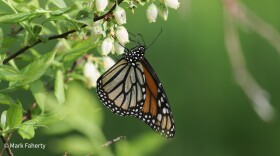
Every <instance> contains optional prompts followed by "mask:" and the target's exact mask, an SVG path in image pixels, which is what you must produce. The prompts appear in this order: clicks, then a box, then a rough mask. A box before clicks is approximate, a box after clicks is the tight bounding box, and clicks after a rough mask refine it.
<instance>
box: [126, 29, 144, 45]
mask: <svg viewBox="0 0 280 156" xmlns="http://www.w3.org/2000/svg"><path fill="white" fill-rule="evenodd" d="M127 32H128V33H129V34H130V35H132V36H133V37H134V38H136V39H137V41H135V40H133V39H132V38H130V37H129V40H131V41H132V42H135V43H137V44H138V45H141V43H140V42H139V41H138V37H137V36H136V35H134V34H133V33H131V32H129V31H127Z"/></svg>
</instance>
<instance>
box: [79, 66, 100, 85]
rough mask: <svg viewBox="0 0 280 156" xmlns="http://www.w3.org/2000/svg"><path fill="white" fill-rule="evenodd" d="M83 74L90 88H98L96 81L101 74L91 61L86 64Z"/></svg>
mask: <svg viewBox="0 0 280 156" xmlns="http://www.w3.org/2000/svg"><path fill="white" fill-rule="evenodd" d="M83 74H84V77H85V78H86V80H87V84H88V86H89V87H96V81H97V79H98V78H99V77H100V75H101V74H100V73H99V71H98V70H97V68H96V67H95V65H94V64H93V63H92V62H91V61H87V62H86V64H85V66H84V70H83Z"/></svg>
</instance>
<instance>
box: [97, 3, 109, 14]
mask: <svg viewBox="0 0 280 156" xmlns="http://www.w3.org/2000/svg"><path fill="white" fill-rule="evenodd" d="M95 5H96V10H97V11H99V12H102V11H104V10H105V9H106V7H107V5H108V0H95Z"/></svg>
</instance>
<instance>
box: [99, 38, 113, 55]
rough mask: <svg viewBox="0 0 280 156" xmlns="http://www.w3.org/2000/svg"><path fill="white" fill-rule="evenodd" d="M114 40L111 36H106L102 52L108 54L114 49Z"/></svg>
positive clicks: (102, 44)
mask: <svg viewBox="0 0 280 156" xmlns="http://www.w3.org/2000/svg"><path fill="white" fill-rule="evenodd" d="M113 44H114V41H113V39H112V38H111V37H107V38H105V40H103V42H102V43H101V52H102V54H103V55H108V54H109V53H110V52H111V51H112V49H113V46H114V45H113Z"/></svg>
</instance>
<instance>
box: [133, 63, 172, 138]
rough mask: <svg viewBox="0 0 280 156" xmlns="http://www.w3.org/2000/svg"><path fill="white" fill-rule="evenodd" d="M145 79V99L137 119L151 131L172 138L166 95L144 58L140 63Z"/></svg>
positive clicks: (170, 118)
mask: <svg viewBox="0 0 280 156" xmlns="http://www.w3.org/2000/svg"><path fill="white" fill-rule="evenodd" d="M142 64H143V68H144V74H145V79H146V97H145V102H144V105H143V108H142V110H141V113H139V115H138V116H136V117H138V118H139V119H140V120H142V121H144V122H145V123H146V124H148V125H149V126H150V127H151V128H152V129H154V130H155V131H157V132H159V133H161V134H162V135H164V136H166V137H167V138H172V137H173V136H174V134H175V125H174V119H173V115H172V112H171V108H170V106H169V102H168V99H167V96H166V93H165V91H164V89H163V86H162V84H161V83H160V81H159V79H158V77H157V75H156V73H155V72H154V70H153V68H152V67H151V65H150V64H149V62H148V61H147V60H146V59H145V58H144V59H143V61H142Z"/></svg>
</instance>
